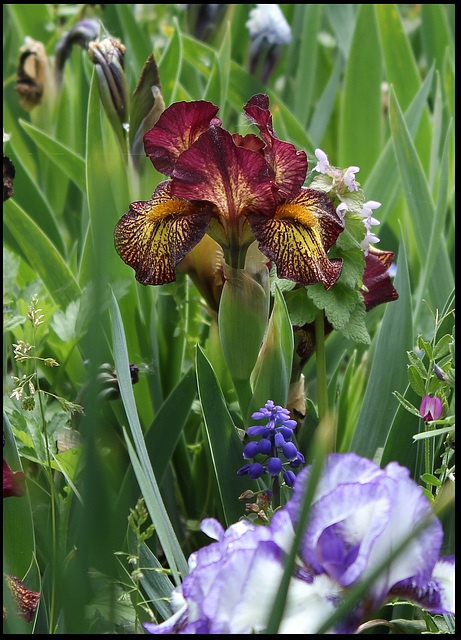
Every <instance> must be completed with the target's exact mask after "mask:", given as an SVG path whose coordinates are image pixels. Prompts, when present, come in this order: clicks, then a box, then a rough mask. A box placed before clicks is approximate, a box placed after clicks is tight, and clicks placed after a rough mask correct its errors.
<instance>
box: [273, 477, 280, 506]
mask: <svg viewBox="0 0 461 640" xmlns="http://www.w3.org/2000/svg"><path fill="white" fill-rule="evenodd" d="M271 491H272V508H273V509H274V511H275V509H277V508H278V507H280V504H281V497H280V476H274V478H273V480H272V487H271Z"/></svg>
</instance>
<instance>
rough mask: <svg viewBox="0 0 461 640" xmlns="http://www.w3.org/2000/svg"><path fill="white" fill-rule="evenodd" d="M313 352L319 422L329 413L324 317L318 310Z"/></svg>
mask: <svg viewBox="0 0 461 640" xmlns="http://www.w3.org/2000/svg"><path fill="white" fill-rule="evenodd" d="M315 353H316V369H317V404H318V414H319V422H321V421H322V419H323V418H324V417H325V416H326V415H327V414H328V413H329V408H328V383H327V364H326V357H325V318H324V315H323V311H319V312H318V314H317V316H316V318H315Z"/></svg>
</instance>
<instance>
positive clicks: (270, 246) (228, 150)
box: [115, 94, 344, 289]
mask: <svg viewBox="0 0 461 640" xmlns="http://www.w3.org/2000/svg"><path fill="white" fill-rule="evenodd" d="M244 111H245V113H246V116H247V117H248V118H249V120H250V121H251V122H252V123H253V124H255V125H256V126H257V127H258V128H259V131H260V137H259V136H257V135H255V134H252V133H251V134H248V135H246V136H241V135H240V134H231V133H229V132H228V131H226V130H225V129H223V128H222V126H221V124H222V123H221V120H219V118H217V117H216V114H217V112H218V107H216V106H215V105H213V104H212V103H210V102H206V101H202V100H199V101H195V102H178V103H175V104H172V105H171V106H170V107H169V108H168V109H166V110H165V111H164V112H163V113H162V115H161V116H160V118H159V120H158V122H157V123H156V124H155V126H154V127H153V128H152V129H151V130H150V131H148V132H147V133H146V134H145V136H144V147H145V150H146V154H147V156H148V157H149V158H150V159H151V161H152V164H153V165H154V167H155V168H156V169H157V170H158V171H160V172H161V173H163V174H165V175H167V176H169V177H170V179H169V180H165V181H163V182H161V183H160V184H159V185H158V186H157V188H156V189H155V191H154V193H153V194H152V197H151V198H150V199H149V200H148V201H140V202H134V203H133V204H131V205H130V210H129V211H128V213H126V214H125V215H124V216H122V218H121V219H120V220H119V222H118V224H117V226H116V228H115V247H116V249H117V252H118V253H119V255H120V256H121V258H122V259H123V260H124V261H125V262H126V263H127V264H128V265H130V266H131V267H133V269H134V270H135V271H136V279H137V280H138V281H139V282H141V283H142V284H145V285H147V284H153V285H157V284H165V283H167V282H172V281H173V280H175V277H176V276H175V268H176V265H177V264H178V262H180V260H181V259H182V258H184V256H185V255H186V254H187V253H188V252H189V251H191V249H192V248H193V247H195V246H196V245H197V244H198V242H200V240H201V239H202V238H203V236H204V235H205V234H206V233H208V235H210V236H211V237H212V238H213V239H214V240H216V241H217V242H218V243H219V244H220V245H221V247H222V249H223V252H224V258H225V260H226V262H227V263H228V264H230V265H231V266H233V267H236V268H239V267H243V264H244V258H245V254H246V251H247V249H248V247H249V245H250V244H251V243H252V242H254V241H255V240H256V241H257V242H258V245H259V249H260V251H261V252H262V253H263V254H264V255H265V256H267V258H269V260H271V261H273V262H274V263H275V264H276V266H277V271H278V276H279V277H281V278H287V279H289V280H293V281H294V282H297V283H298V284H301V285H309V284H315V283H317V282H322V283H323V285H324V287H325V288H326V289H329V288H330V287H331V286H333V284H335V282H336V281H337V280H338V278H339V276H340V274H341V269H342V260H341V259H331V260H330V259H329V258H328V256H327V252H328V250H329V248H330V247H331V246H332V245H333V244H334V242H335V241H336V238H337V237H338V235H339V234H340V233H341V231H343V229H344V222H343V221H342V220H341V218H340V217H339V216H338V214H337V213H336V211H335V209H334V207H333V205H332V203H331V201H330V200H329V198H328V196H327V195H326V194H325V193H323V192H322V191H317V190H315V189H308V188H305V187H303V183H304V180H305V177H306V172H307V158H306V154H305V153H304V151H297V150H296V148H295V147H294V145H292V144H291V143H289V142H284V141H283V140H279V138H278V137H277V135H276V133H275V131H274V129H273V126H272V115H271V112H270V111H269V99H268V97H267V96H266V95H263V94H258V95H255V96H253V97H252V98H251V99H250V101H249V102H248V103H247V105H246V106H245V107H244Z"/></svg>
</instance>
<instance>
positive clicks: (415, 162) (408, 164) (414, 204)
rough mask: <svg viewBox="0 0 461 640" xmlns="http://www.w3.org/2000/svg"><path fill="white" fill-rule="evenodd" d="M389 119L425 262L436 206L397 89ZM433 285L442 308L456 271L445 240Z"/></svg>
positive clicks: (434, 299)
mask: <svg viewBox="0 0 461 640" xmlns="http://www.w3.org/2000/svg"><path fill="white" fill-rule="evenodd" d="M390 122H391V131H392V137H393V141H394V148H395V155H396V159H397V163H398V166H399V170H400V175H401V180H402V187H403V192H404V195H405V200H406V203H407V206H408V210H409V212H410V216H411V221H412V228H413V230H414V234H415V238H416V241H417V247H418V251H419V257H420V262H421V264H423V265H424V264H425V262H426V256H427V252H428V250H429V242H430V232H429V230H430V229H431V228H432V224H433V221H434V217H435V208H434V203H433V201H432V195H431V192H430V190H429V185H428V182H427V179H426V176H425V174H424V170H423V167H422V165H421V161H420V159H419V156H418V153H417V150H416V148H415V146H414V144H413V141H412V139H411V136H410V134H409V131H408V128H407V126H406V124H405V120H404V118H403V115H402V112H401V110H400V106H399V103H398V101H397V98H396V95H395V92H394V91H392V90H391V94H390ZM430 284H431V289H430V293H431V300H430V301H431V303H432V305H433V306H434V307H436V308H439V309H441V308H442V307H443V305H444V304H445V302H446V300H447V298H448V296H449V295H450V293H451V291H452V289H453V286H454V279H453V272H452V268H451V265H450V261H449V259H448V255H447V248H446V245H445V244H444V243H442V244H441V245H439V251H438V253H437V255H436V258H435V262H434V269H433V271H432V274H431V281H430Z"/></svg>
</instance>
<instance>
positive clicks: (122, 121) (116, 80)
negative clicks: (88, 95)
mask: <svg viewBox="0 0 461 640" xmlns="http://www.w3.org/2000/svg"><path fill="white" fill-rule="evenodd" d="M88 51H89V53H90V58H91V61H92V62H93V63H94V65H95V69H96V73H97V76H98V85H99V93H100V96H101V102H102V105H103V107H104V111H105V112H106V115H107V117H108V118H109V120H110V123H111V124H112V127H113V128H114V130H115V132H116V134H117V136H118V138H119V140H120V142H123V140H124V139H125V134H126V131H127V128H128V125H127V121H128V105H129V95H128V85H127V82H126V77H125V67H124V63H123V56H124V54H125V46H124V45H123V44H122V43H121V42H120V40H116V39H115V38H111V37H110V36H109V37H107V38H104V40H101V41H100V42H90V43H89V45H88Z"/></svg>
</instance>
